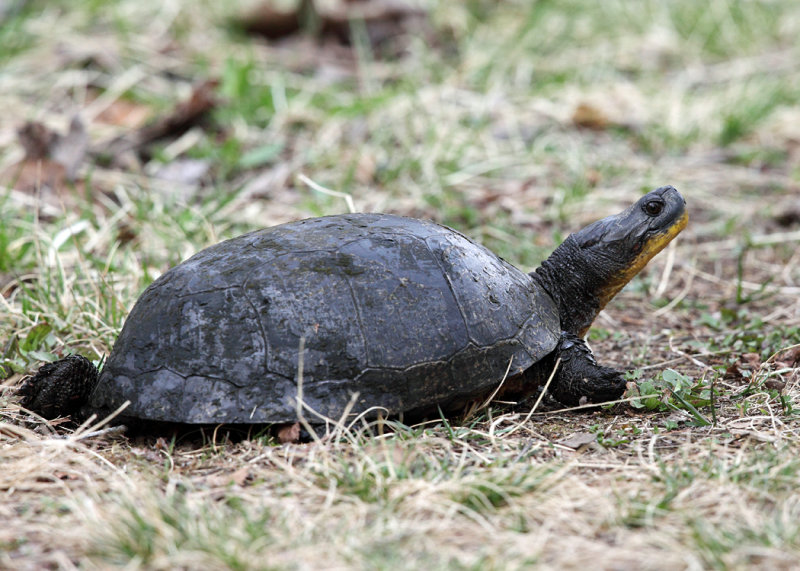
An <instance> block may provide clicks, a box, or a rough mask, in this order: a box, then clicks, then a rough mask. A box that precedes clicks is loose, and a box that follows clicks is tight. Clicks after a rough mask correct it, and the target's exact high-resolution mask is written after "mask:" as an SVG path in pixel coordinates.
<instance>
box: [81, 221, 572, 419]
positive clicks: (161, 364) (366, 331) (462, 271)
mask: <svg viewBox="0 0 800 571" xmlns="http://www.w3.org/2000/svg"><path fill="white" fill-rule="evenodd" d="M559 333H560V327H559V317H558V310H557V307H556V306H555V304H554V302H553V300H552V299H551V297H550V296H549V295H548V294H547V293H546V292H544V291H543V290H542V289H541V288H539V287H538V286H537V284H536V282H534V281H533V280H532V279H531V277H530V276H529V275H528V274H526V273H524V272H522V271H520V270H518V269H516V268H515V267H513V266H511V265H510V264H508V263H507V262H506V261H504V260H502V259H501V258H499V257H497V256H496V255H494V254H493V253H491V252H490V251H489V250H487V249H486V248H484V247H483V246H480V245H478V244H476V243H474V242H473V241H471V240H470V239H469V238H467V237H465V236H463V235H462V234H460V233H458V232H456V231H454V230H452V229H450V228H446V227H444V226H440V225H438V224H435V223H433V222H428V221H421V220H414V219H410V218H403V217H399V216H393V215H387V214H349V215H339V216H327V217H323V218H313V219H308V220H302V221H299V222H292V223H289V224H283V225H281V226H276V227H273V228H267V229H265V230H260V231H256V232H252V233H249V234H245V235H242V236H239V237H237V238H234V239H231V240H227V241H225V242H221V243H219V244H217V245H215V246H211V247H209V248H207V249H205V250H203V251H201V252H199V253H198V254H196V255H195V256H193V257H191V258H190V259H188V260H186V261H185V262H183V263H181V264H180V265H178V266H176V267H174V268H172V269H170V270H169V271H168V272H166V273H165V274H163V275H162V276H161V277H160V278H159V279H157V280H156V281H155V282H153V284H151V285H150V287H148V288H147V289H146V290H145V292H144V293H143V294H142V295H141V297H140V298H139V300H138V301H137V302H136V304H135V305H134V308H133V310H132V311H131V313H130V315H129V316H128V319H127V321H126V323H125V325H124V327H123V329H122V332H121V334H120V336H119V339H118V340H117V342H116V345H115V346H114V349H113V351H112V353H111V355H110V357H109V359H108V361H107V363H106V364H105V367H104V368H103V370H102V372H101V376H100V381H99V383H98V385H97V388H96V389H95V391H94V392H93V393H92V396H91V399H90V408H91V409H94V410H96V411H109V410H113V409H116V408H117V407H118V406H119V405H121V404H122V403H124V402H125V401H130V405H129V407H128V408H127V409H126V411H125V416H127V417H133V418H139V419H149V420H158V421H169V422H180V423H273V422H294V421H295V420H296V419H297V398H298V394H299V393H300V394H301V396H302V402H303V403H304V404H305V405H306V406H307V407H309V408H311V409H313V410H314V411H316V412H317V413H319V414H321V415H324V416H326V417H328V418H333V419H338V418H339V417H340V416H341V415H342V414H343V413H345V412H346V410H347V407H348V405H350V406H351V407H352V408H350V409H349V410H350V411H351V412H353V413H361V412H364V411H370V410H377V409H375V408H374V407H381V408H382V409H384V411H385V413H388V414H396V413H401V412H404V411H409V410H417V409H421V408H424V407H430V406H436V405H437V404H442V403H447V402H449V401H452V400H453V399H456V398H460V397H468V396H470V395H475V394H479V393H480V392H482V391H486V390H489V389H491V388H492V387H493V386H496V385H497V384H498V382H499V381H500V380H501V379H502V378H503V375H504V374H505V372H506V369H507V368H508V367H509V362H510V363H511V368H510V373H509V374H514V373H517V372H522V371H523V370H525V369H527V368H528V367H530V366H531V365H533V364H534V363H536V362H537V361H539V360H540V359H541V358H542V357H544V356H545V355H547V354H548V353H550V352H551V351H552V350H553V348H554V347H555V345H556V343H557V341H558V337H559ZM301 391H302V392H301ZM354 395H357V396H354ZM351 401H352V402H351ZM305 415H306V416H307V417H308V418H312V419H313V418H314V414H313V413H311V412H310V411H306V413H305Z"/></svg>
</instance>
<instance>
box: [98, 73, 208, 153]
mask: <svg viewBox="0 0 800 571" xmlns="http://www.w3.org/2000/svg"><path fill="white" fill-rule="evenodd" d="M218 85H219V81H218V80H216V79H209V80H206V81H204V82H202V83H200V84H199V85H197V86H196V87H195V88H194V89H193V90H192V93H191V95H190V96H189V98H188V99H187V100H185V101H181V102H180V103H178V104H177V105H176V106H175V108H174V109H173V110H172V112H170V113H169V114H167V115H165V116H164V117H161V118H158V119H156V120H154V121H151V122H150V123H148V124H147V125H145V126H143V127H141V128H139V129H137V130H135V131H133V132H132V133H128V134H126V135H123V136H121V137H117V138H116V139H114V140H113V141H111V142H110V143H103V144H102V146H100V147H97V148H95V149H94V153H95V154H98V155H105V156H109V157H110V158H111V160H112V161H114V162H115V163H117V164H119V163H125V162H126V156H128V157H129V153H130V152H135V153H137V154H139V155H141V154H143V152H144V151H145V149H146V148H147V147H148V146H149V145H151V144H152V143H154V142H156V141H158V140H161V139H167V138H177V137H180V136H181V135H183V134H184V133H186V132H187V131H188V130H189V129H191V128H192V127H195V126H197V125H199V124H201V123H202V122H203V121H204V120H205V119H206V118H207V117H208V115H209V113H210V112H211V111H212V110H213V109H214V108H215V107H216V106H217V103H218V100H217V95H216V89H217V86H218Z"/></svg>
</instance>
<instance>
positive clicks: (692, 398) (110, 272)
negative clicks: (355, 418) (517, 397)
mask: <svg viewBox="0 0 800 571" xmlns="http://www.w3.org/2000/svg"><path fill="white" fill-rule="evenodd" d="M242 4H243V3H240V2H232V1H231V2H223V3H219V2H216V3H212V2H201V3H199V4H198V3H197V2H194V3H187V2H184V1H183V0H169V1H167V2H147V1H139V2H131V1H121V2H117V3H113V4H112V5H109V4H108V3H103V2H89V1H86V2H62V1H51V2H39V1H35V0H34V1H31V2H27V3H24V5H22V7H21V8H19V9H11V11H10V12H6V13H5V14H4V16H3V17H5V18H6V19H5V20H4V21H3V22H2V26H0V59H1V60H2V61H3V70H2V72H0V93H2V96H0V97H2V99H0V101H2V102H3V105H4V108H5V111H6V113H5V114H4V119H2V120H0V172H2V171H5V170H6V169H7V168H8V167H9V166H10V165H12V164H14V163H15V162H16V161H18V160H20V159H21V157H22V151H21V147H20V145H19V144H18V143H17V141H16V136H15V130H16V129H17V128H18V127H19V126H20V124H21V122H23V121H25V120H39V121H42V122H44V123H46V124H47V125H48V126H50V127H51V128H53V129H55V130H58V131H61V132H65V131H66V126H67V125H68V123H69V121H70V119H71V117H72V115H73V114H75V113H78V112H80V113H81V114H82V115H83V116H84V118H85V120H86V122H87V124H88V131H89V135H90V143H91V144H92V148H93V151H95V152H96V154H92V156H90V157H88V158H87V159H86V160H85V161H84V163H83V164H82V166H81V169H80V170H79V174H78V179H77V181H76V182H75V184H74V185H73V186H70V185H67V188H66V189H64V190H63V191H62V192H60V193H57V194H55V195H54V194H53V193H48V192H47V191H46V189H41V190H38V191H32V190H20V189H19V188H18V189H16V190H7V191H6V190H0V368H2V374H0V378H2V379H4V380H3V390H2V392H0V493H2V494H3V501H2V502H0V517H2V518H3V519H4V521H6V522H7V525H6V526H4V528H3V529H2V530H0V567H2V568H9V569H15V568H65V569H67V568H72V567H74V566H78V567H86V568H92V567H96V568H116V567H127V568H146V569H174V568H192V569H219V568H232V569H294V568H306V567H315V568H317V567H325V568H340V569H341V568H367V567H369V568H379V569H384V568H385V569H389V568H391V569H398V568H399V569H418V568H423V567H425V568H434V569H438V568H453V569H462V568H464V569H518V568H527V567H542V568H565V567H567V568H569V567H578V566H587V567H588V566H591V567H592V568H604V569H609V568H625V567H635V568H658V569H683V568H687V567H693V568H718V569H727V568H744V567H748V568H750V567H755V568H787V569H788V568H791V567H793V566H794V565H796V561H797V558H798V556H800V524H798V523H797V522H798V521H800V517H798V516H800V495H798V492H797V490H798V489H800V466H799V465H798V461H797V460H796V458H797V457H798V456H800V455H799V454H798V453H799V452H800V440H799V439H798V420H797V408H798V406H797V400H798V398H800V388H799V385H798V374H797V363H796V357H794V355H795V354H796V350H795V349H793V348H792V347H793V346H795V345H797V344H798V343H800V318H798V315H800V307H798V301H797V300H798V293H800V290H798V285H797V284H798V282H800V274H799V273H798V269H797V268H798V264H797V253H796V252H797V241H798V236H797V225H798V217H797V216H794V217H792V215H791V212H792V208H795V209H796V206H794V203H795V202H796V195H797V185H798V181H799V180H800V178H799V177H800V168H798V152H797V141H798V140H799V139H798V131H797V129H796V125H797V124H798V122H797V114H796V113H797V112H796V109H795V107H796V105H797V95H796V94H797V93H798V90H797V85H798V81H800V72H799V71H798V69H797V66H796V64H795V62H796V60H797V55H798V50H799V49H800V45H799V44H798V40H797V38H799V37H800V33H798V32H800V9H798V8H797V7H796V6H795V3H793V2H790V1H789V0H777V1H774V0H773V1H769V2H767V1H763V2H761V1H737V0H725V1H723V0H713V1H711V2H707V3H704V4H702V5H700V4H696V3H692V2H689V1H688V0H675V1H673V2H667V3H663V2H656V1H644V2H638V3H626V2H603V3H598V2H591V1H588V0H569V1H567V2H549V1H539V2H523V1H521V0H520V1H511V0H509V1H507V2H503V3H496V2H491V1H488V0H470V1H468V2H430V3H425V5H428V6H430V7H431V12H430V17H429V26H430V29H429V31H428V32H427V33H428V35H427V36H423V35H422V34H420V35H417V36H414V37H410V38H407V40H406V41H404V42H403V43H402V46H401V47H402V49H401V50H400V52H401V53H402V55H401V56H400V57H394V58H388V59H387V58H382V57H380V53H379V51H378V50H372V49H371V48H370V46H369V44H368V43H366V42H365V41H364V36H363V33H361V32H358V33H357V34H356V36H357V37H358V38H361V39H360V40H357V42H356V47H355V50H354V51H351V50H350V49H349V48H342V47H341V46H325V47H324V48H320V47H318V46H315V45H314V43H313V42H310V41H307V40H306V41H299V42H296V43H289V44H288V45H269V44H266V43H264V42H263V41H260V40H254V39H252V38H247V37H245V36H243V35H242V34H241V33H239V32H237V31H235V30H234V29H232V27H231V25H230V19H231V16H232V15H234V14H236V13H237V12H239V11H240V10H241V9H242ZM362 32H363V30H362ZM209 78H215V79H218V80H219V82H220V83H219V89H218V93H219V96H220V101H219V103H218V105H217V106H216V107H215V109H214V110H213V112H212V114H211V117H210V118H209V119H208V121H207V122H206V123H205V124H203V125H202V126H198V127H195V128H192V129H190V130H189V131H188V132H186V133H184V134H182V135H180V136H179V137H172V138H167V139H164V140H162V141H159V142H158V143H156V144H155V145H153V147H152V148H150V149H148V155H149V158H146V159H145V160H142V161H140V162H139V163H138V164H137V162H136V161H135V160H134V161H132V162H131V161H127V162H126V161H121V162H119V163H115V162H114V161H113V159H115V158H116V157H114V156H108V153H107V150H108V148H109V147H110V142H111V141H112V140H113V139H114V138H115V137H117V136H119V135H124V134H126V133H128V132H130V130H131V127H130V126H126V125H125V124H124V121H123V119H125V120H127V119H131V117H132V116H133V114H134V113H143V114H146V115H148V116H149V117H151V118H158V117H163V116H164V115H165V114H166V113H168V112H169V109H171V108H172V107H174V105H175V104H176V102H178V101H180V100H184V99H185V98H186V97H187V96H188V95H189V93H190V92H191V89H192V85H196V84H198V83H200V82H201V81H203V80H206V79H209ZM579 108H582V109H583V110H584V111H586V112H588V113H589V114H590V115H591V116H592V117H594V119H595V121H597V124H596V125H595V128H588V127H579V126H577V125H576V124H575V122H574V121H573V118H574V117H575V114H576V111H577V110H578V109H579ZM112 111H113V112H114V113H117V114H121V116H122V119H120V118H119V115H117V117H118V118H117V119H108V117H114V116H115V115H114V113H112ZM190 159H191V160H192V161H196V162H197V163H199V164H200V165H201V166H203V167H204V173H205V174H203V175H202V176H200V177H199V178H192V177H188V176H185V173H186V172H188V171H187V170H182V169H185V167H184V166H181V165H185V164H186V161H187V160H190ZM166 167H173V168H177V172H179V173H183V175H184V176H182V177H178V178H179V180H178V181H174V180H172V181H171V180H167V179H165V178H164V177H163V173H164V170H163V169H165V168H166ZM179 167H180V168H179ZM300 174H305V175H306V176H308V177H309V178H311V179H313V180H314V181H316V182H318V183H319V184H321V185H323V186H325V187H328V188H333V189H336V190H338V191H341V192H345V193H347V194H349V195H350V196H351V198H352V200H353V202H354V203H355V205H356V207H357V208H358V209H360V210H364V211H386V212H394V213H400V214H407V215H413V216H418V217H427V218H433V219H435V220H437V221H440V222H442V223H445V224H449V225H451V226H453V227H455V228H457V229H459V230H460V231H462V232H464V233H466V234H468V235H470V236H472V237H474V238H476V239H478V240H479V241H481V242H482V243H484V244H485V245H487V246H488V247H490V248H491V249H492V250H494V251H496V252H498V253H499V254H500V255H502V256H503V257H505V258H506V259H508V260H509V261H511V262H513V263H515V264H517V265H519V266H520V267H525V268H530V267H534V266H535V265H536V264H538V263H539V261H541V259H542V258H543V257H545V256H546V255H547V253H548V252H549V251H551V250H552V249H553V247H554V246H555V245H556V244H558V243H559V242H560V241H561V240H562V239H563V238H564V237H565V236H566V235H567V234H568V233H569V232H571V231H573V230H576V229H578V228H580V227H581V226H583V225H585V224H587V223H589V222H591V221H593V220H595V219H596V218H598V217H600V216H603V215H606V214H609V213H612V212H614V211H618V210H620V209H621V208H623V207H624V206H626V205H627V204H629V203H630V202H631V201H632V200H633V199H634V198H636V197H637V196H638V195H639V194H640V193H642V192H644V191H646V190H648V189H650V188H653V187H656V186H659V185H662V184H674V185H675V186H676V187H678V188H679V189H680V190H681V191H682V192H683V194H684V196H686V198H687V202H688V208H689V211H690V216H691V222H690V226H689V227H688V228H687V230H686V231H685V232H684V233H683V234H682V236H681V238H680V239H679V240H678V242H677V244H676V246H675V247H674V248H673V249H671V250H668V251H666V252H664V253H662V254H661V255H660V256H659V257H658V258H656V260H654V261H653V263H651V264H650V266H649V267H648V268H647V269H645V271H644V272H643V273H642V275H641V276H639V277H638V278H636V279H635V280H634V282H633V283H631V284H630V286H629V287H628V288H626V290H625V291H624V292H623V293H622V294H621V295H620V296H619V297H618V298H617V299H616V300H615V301H614V302H613V303H612V306H611V307H609V308H607V310H606V311H605V312H604V313H603V314H601V316H600V318H599V319H598V321H597V323H596V324H595V327H594V329H593V330H592V332H591V334H590V341H591V343H592V345H593V347H594V350H595V352H596V354H597V355H598V356H599V358H600V360H601V361H603V362H604V363H607V364H610V365H614V366H617V367H619V368H623V369H630V370H631V371H632V372H631V374H630V378H631V382H633V381H636V382H637V383H638V389H633V388H632V389H631V390H630V391H629V393H628V395H627V397H628V398H629V402H625V403H620V404H616V405H613V406H610V407H607V408H604V409H602V410H599V411H590V412H574V411H561V410H556V407H555V405H553V404H552V403H550V404H548V403H544V404H545V405H546V406H544V407H541V408H540V409H537V411H535V412H534V413H533V414H532V415H530V417H528V413H529V408H525V407H524V406H518V407H503V406H499V405H497V406H495V405H493V406H492V407H490V408H489V409H488V410H485V411H482V412H481V413H479V414H478V415H476V416H474V417H472V418H470V419H467V420H460V419H450V420H448V421H445V420H441V421H437V422H431V423H429V424H426V425H423V426H415V427H406V426H402V425H400V424H395V425H393V430H392V431H388V430H381V428H380V427H375V426H373V427H368V428H362V427H356V428H354V429H353V430H351V431H345V432H343V433H340V434H339V435H338V436H337V438H334V439H332V440H328V441H324V442H320V443H312V444H308V445H277V444H276V443H274V442H273V441H272V440H270V439H269V438H268V437H266V436H263V435H254V436H252V437H251V438H248V439H244V440H239V441H231V440H228V439H226V438H224V437H223V436H221V435H220V434H217V435H216V436H215V435H212V434H206V435H205V436H204V438H203V439H199V441H198V439H178V440H174V441H168V440H165V439H164V437H165V436H166V435H159V434H155V435H151V436H148V437H139V438H128V437H120V436H114V435H113V434H105V435H96V434H93V431H92V427H84V428H82V429H79V430H78V431H75V432H70V431H69V430H65V429H63V428H61V429H58V428H54V427H51V426H50V425H48V424H47V423H43V422H39V421H35V420H33V419H30V418H27V417H25V416H24V414H23V413H22V412H20V411H19V409H18V407H17V406H16V404H15V403H14V400H13V397H12V390H11V387H13V386H14V385H16V384H17V383H18V382H19V380H20V379H21V377H22V376H23V375H24V374H26V373H28V372H31V371H33V370H35V369H36V368H37V367H38V366H39V365H40V364H41V362H42V361H45V360H51V359H53V358H55V357H57V356H59V355H61V354H63V353H64V352H65V351H67V350H69V351H79V352H81V353H83V354H85V355H87V356H89V357H90V358H92V359H94V360H95V361H99V359H100V358H101V357H102V356H103V355H107V354H108V352H109V351H110V348H111V347H112V345H113V342H114V340H115V339H116V336H117V335H118V333H119V330H120V328H121V326H122V323H123V322H124V319H125V316H126V315H127V312H128V310H129V309H130V307H131V306H132V304H133V302H134V301H135V299H136V297H137V296H138V295H139V293H140V292H141V291H142V290H143V289H144V287H146V285H147V284H149V283H150V282H152V281H153V280H154V279H155V278H156V277H158V276H159V275H160V274H161V273H163V272H164V271H165V270H166V269H167V268H169V267H170V266H172V265H174V264H176V263H178V262H179V261H181V260H183V259H185V258H186V257H188V256H189V255H191V254H192V253H194V252H196V251H198V250H200V249H201V248H203V247H205V246H207V245H210V244H212V243H215V242H217V241H219V240H221V239H224V238H227V237H232V236H235V235H238V234H240V233H242V232H245V231H248V230H251V229H254V228H259V227H263V226H268V225H271V224H277V223H280V222H284V221H287V220H292V219H297V218H300V217H305V216H312V215H323V214H332V213H337V212H344V211H346V210H347V208H348V207H347V203H346V202H345V201H344V200H342V199H341V198H338V197H335V196H329V195H326V194H322V193H318V192H315V191H314V190H312V189H311V188H309V187H308V186H307V185H305V184H303V183H302V182H301V181H300V179H299V175H300ZM84 188H85V189H88V193H89V194H88V195H89V197H90V198H89V199H86V198H85V197H84V195H83V194H82V192H84V190H83V189H84ZM526 417H527V420H526Z"/></svg>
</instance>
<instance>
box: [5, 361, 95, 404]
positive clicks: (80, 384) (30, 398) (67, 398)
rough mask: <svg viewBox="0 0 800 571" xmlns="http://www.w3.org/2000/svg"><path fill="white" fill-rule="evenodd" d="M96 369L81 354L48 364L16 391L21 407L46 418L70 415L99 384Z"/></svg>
mask: <svg viewBox="0 0 800 571" xmlns="http://www.w3.org/2000/svg"><path fill="white" fill-rule="evenodd" d="M97 377H98V372H97V368H96V367H95V366H94V365H92V363H91V361H89V359H87V358H86V357H83V356H81V355H70V356H68V357H65V358H64V359H60V360H58V361H54V362H53V363H47V364H46V365H42V367H41V368H40V369H39V370H38V371H37V372H36V374H35V375H33V376H32V377H30V378H29V379H28V380H26V381H25V382H24V383H23V384H22V386H21V387H20V388H19V389H18V390H17V396H19V397H21V399H20V404H21V405H22V406H23V407H25V408H27V409H28V410H30V411H32V412H35V413H36V414H38V415H40V416H42V417H44V418H47V419H52V418H57V417H59V416H68V415H71V414H73V413H75V412H77V411H78V410H80V408H81V407H82V406H83V405H84V404H85V403H86V401H87V399H88V398H89V394H91V392H92V390H93V389H94V387H95V385H96V384H97Z"/></svg>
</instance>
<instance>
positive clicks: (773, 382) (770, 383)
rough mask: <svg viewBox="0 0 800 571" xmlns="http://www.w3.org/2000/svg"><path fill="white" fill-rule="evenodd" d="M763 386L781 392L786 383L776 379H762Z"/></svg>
mask: <svg viewBox="0 0 800 571" xmlns="http://www.w3.org/2000/svg"><path fill="white" fill-rule="evenodd" d="M764 386H765V387H767V388H768V389H772V390H773V391H778V392H779V393H781V392H783V389H784V388H786V383H784V382H783V381H781V380H778V379H767V380H766V381H764Z"/></svg>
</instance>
